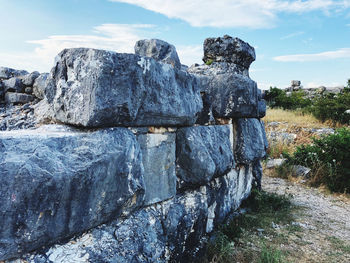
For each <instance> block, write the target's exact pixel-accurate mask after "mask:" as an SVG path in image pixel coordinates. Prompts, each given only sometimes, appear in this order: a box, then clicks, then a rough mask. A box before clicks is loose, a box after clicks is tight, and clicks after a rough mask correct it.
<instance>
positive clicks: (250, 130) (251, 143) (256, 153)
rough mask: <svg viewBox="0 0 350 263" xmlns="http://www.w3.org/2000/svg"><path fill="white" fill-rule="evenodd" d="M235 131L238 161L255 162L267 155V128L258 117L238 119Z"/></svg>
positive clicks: (244, 162)
mask: <svg viewBox="0 0 350 263" xmlns="http://www.w3.org/2000/svg"><path fill="white" fill-rule="evenodd" d="M234 132H235V136H234V138H235V141H234V145H235V157H236V161H237V163H239V164H249V163H253V162H255V161H257V160H259V159H262V158H263V157H264V156H265V155H266V142H265V141H266V136H265V129H264V128H263V125H262V123H261V122H260V121H259V120H258V119H238V120H237V121H236V122H235V123H234Z"/></svg>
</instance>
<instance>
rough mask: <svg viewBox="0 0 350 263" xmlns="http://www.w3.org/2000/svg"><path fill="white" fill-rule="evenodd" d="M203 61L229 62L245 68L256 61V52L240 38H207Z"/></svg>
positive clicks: (226, 36) (204, 45)
mask: <svg viewBox="0 0 350 263" xmlns="http://www.w3.org/2000/svg"><path fill="white" fill-rule="evenodd" d="M203 47H204V57H203V61H204V62H205V63H207V62H208V61H213V62H229V63H234V64H237V65H240V66H243V67H245V68H249V66H250V64H251V63H252V62H253V61H254V60H255V50H254V48H253V47H251V46H250V45H249V44H248V43H246V42H244V41H242V40H241V39H239V38H232V37H230V36H228V35H225V36H224V37H217V38H207V39H205V41H204V44H203Z"/></svg>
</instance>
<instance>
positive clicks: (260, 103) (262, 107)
mask: <svg viewBox="0 0 350 263" xmlns="http://www.w3.org/2000/svg"><path fill="white" fill-rule="evenodd" d="M258 111H259V114H258V117H259V118H264V117H265V115H266V101H265V100H263V99H262V100H259V101H258Z"/></svg>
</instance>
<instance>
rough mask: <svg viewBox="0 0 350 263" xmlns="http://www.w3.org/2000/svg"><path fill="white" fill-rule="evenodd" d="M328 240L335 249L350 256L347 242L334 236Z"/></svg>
mask: <svg viewBox="0 0 350 263" xmlns="http://www.w3.org/2000/svg"><path fill="white" fill-rule="evenodd" d="M327 240H328V241H329V242H330V243H331V245H332V247H333V248H334V249H336V250H338V251H341V252H342V253H344V254H350V245H349V244H346V243H345V241H343V240H341V239H339V238H337V237H334V236H330V237H328V238H327Z"/></svg>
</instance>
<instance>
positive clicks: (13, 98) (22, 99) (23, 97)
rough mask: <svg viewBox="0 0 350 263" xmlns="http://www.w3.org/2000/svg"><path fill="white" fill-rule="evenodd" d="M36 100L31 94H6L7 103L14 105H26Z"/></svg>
mask: <svg viewBox="0 0 350 263" xmlns="http://www.w3.org/2000/svg"><path fill="white" fill-rule="evenodd" d="M33 100H34V97H33V96H32V95H30V94H25V93H15V92H7V93H6V94H5V102H6V103H12V104H20V103H21V104H24V103H28V102H31V101H33Z"/></svg>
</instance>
